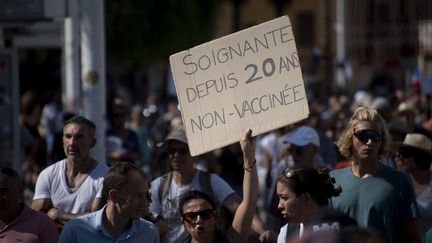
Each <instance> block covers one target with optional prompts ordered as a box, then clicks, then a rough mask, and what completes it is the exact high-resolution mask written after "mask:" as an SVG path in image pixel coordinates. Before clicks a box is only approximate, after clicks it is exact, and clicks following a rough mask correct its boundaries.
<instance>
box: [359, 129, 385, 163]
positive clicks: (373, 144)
mask: <svg viewBox="0 0 432 243" xmlns="http://www.w3.org/2000/svg"><path fill="white" fill-rule="evenodd" d="M362 132H363V133H369V135H373V134H374V133H376V134H378V133H380V132H381V130H380V126H379V125H378V124H374V123H371V122H366V121H365V122H359V123H358V124H357V125H356V126H355V127H354V133H357V134H358V133H362ZM369 135H367V136H355V135H354V136H353V137H352V139H353V141H352V149H353V155H354V157H355V158H357V159H359V160H372V161H379V159H380V158H379V153H380V148H381V143H382V140H379V139H374V138H373V137H369Z"/></svg>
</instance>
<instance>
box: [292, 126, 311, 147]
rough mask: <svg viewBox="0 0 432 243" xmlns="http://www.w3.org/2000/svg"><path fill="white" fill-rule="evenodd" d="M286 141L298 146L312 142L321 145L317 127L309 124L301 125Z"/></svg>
mask: <svg viewBox="0 0 432 243" xmlns="http://www.w3.org/2000/svg"><path fill="white" fill-rule="evenodd" d="M284 143H290V144H294V145H297V146H305V145H308V144H310V143H312V144H315V145H316V146H318V147H319V146H320V141H319V136H318V133H317V132H316V131H315V129H313V128H311V127H309V126H301V127H299V128H297V129H296V130H294V131H293V132H292V133H291V134H290V135H289V137H288V140H287V141H285V142H284Z"/></svg>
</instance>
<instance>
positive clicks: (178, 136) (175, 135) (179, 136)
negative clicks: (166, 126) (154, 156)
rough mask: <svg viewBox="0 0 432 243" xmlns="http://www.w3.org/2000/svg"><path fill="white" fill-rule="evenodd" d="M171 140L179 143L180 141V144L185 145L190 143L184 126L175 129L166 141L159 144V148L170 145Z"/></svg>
mask: <svg viewBox="0 0 432 243" xmlns="http://www.w3.org/2000/svg"><path fill="white" fill-rule="evenodd" d="M171 140H177V141H180V142H182V143H185V144H187V143H188V141H187V137H186V131H185V129H184V126H182V125H180V126H176V127H174V129H173V130H172V131H171V132H170V133H169V134H168V136H167V137H166V138H165V140H164V141H162V142H160V143H158V144H157V146H158V147H163V146H165V145H166V144H168V142H169V141H171Z"/></svg>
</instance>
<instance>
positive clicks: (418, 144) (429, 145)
mask: <svg viewBox="0 0 432 243" xmlns="http://www.w3.org/2000/svg"><path fill="white" fill-rule="evenodd" d="M392 145H393V146H394V147H396V148H400V147H407V148H414V149H419V150H421V151H424V152H426V153H428V154H429V155H430V156H432V141H431V140H430V139H429V138H428V137H426V136H425V135H423V134H420V133H408V134H407V135H406V137H405V139H404V141H403V142H402V143H401V142H395V143H393V144H392Z"/></svg>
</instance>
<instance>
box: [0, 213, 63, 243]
mask: <svg viewBox="0 0 432 243" xmlns="http://www.w3.org/2000/svg"><path fill="white" fill-rule="evenodd" d="M58 237H59V233H58V231H57V229H56V227H55V224H54V222H53V221H52V220H51V219H50V218H49V217H48V216H47V215H46V214H44V213H41V212H38V211H35V210H33V209H31V208H29V207H28V206H27V205H24V207H23V210H22V212H21V214H20V215H19V216H18V217H17V218H16V219H14V220H13V221H12V222H10V223H9V224H8V225H7V226H6V227H4V228H3V229H1V230H0V242H23V243H30V242H31V243H36V242H40V243H51V242H52V243H56V242H57V240H58Z"/></svg>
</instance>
